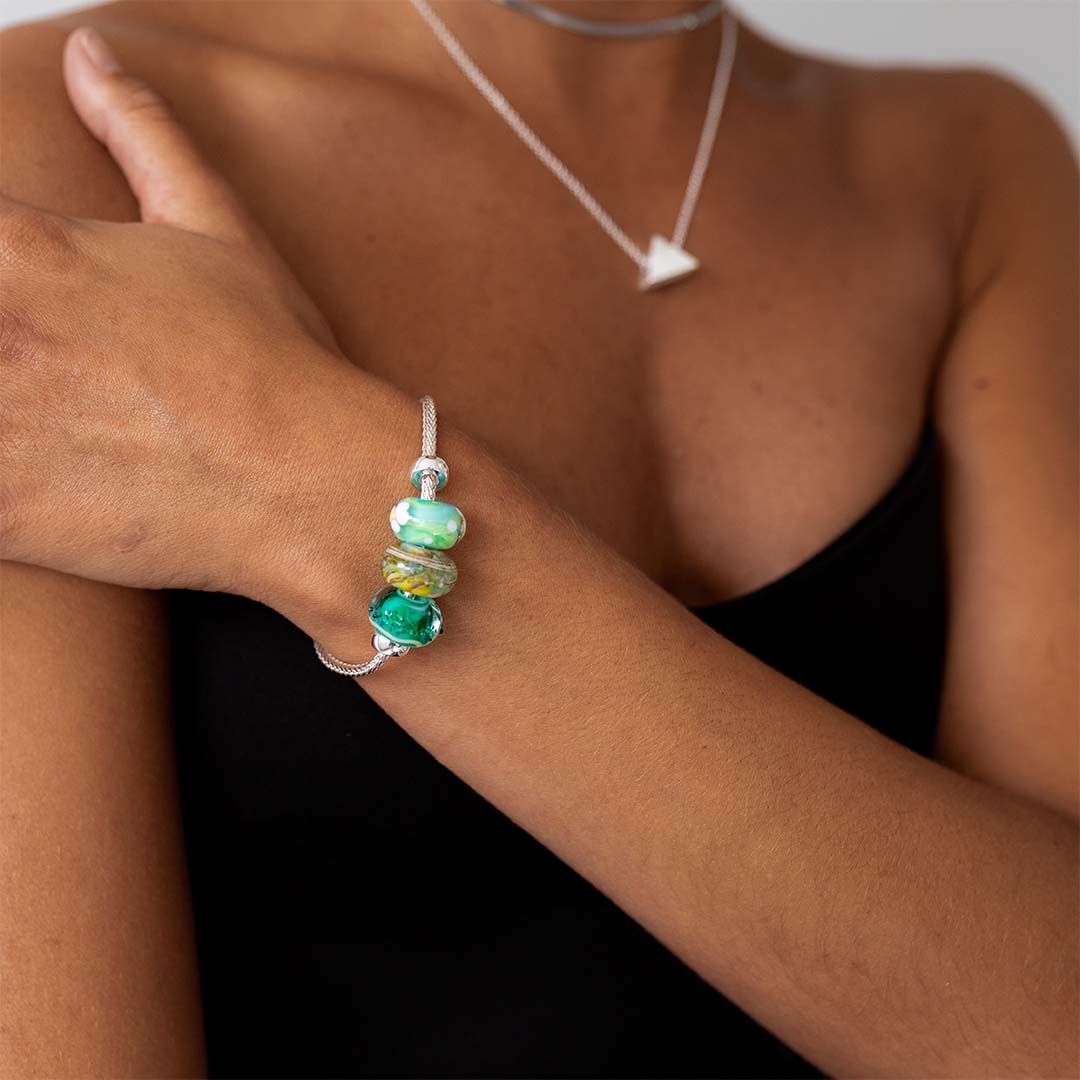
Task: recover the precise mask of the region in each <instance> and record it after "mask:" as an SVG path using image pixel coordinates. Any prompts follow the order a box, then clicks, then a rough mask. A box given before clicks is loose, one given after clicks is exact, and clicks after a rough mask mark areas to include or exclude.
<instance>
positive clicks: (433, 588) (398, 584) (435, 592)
mask: <svg viewBox="0 0 1080 1080" xmlns="http://www.w3.org/2000/svg"><path fill="white" fill-rule="evenodd" d="M382 572H383V577H384V578H386V583H387V584H388V585H393V586H394V588H395V589H400V590H401V591H402V592H407V593H412V594H413V595H414V596H430V597H433V598H434V597H436V596H445V595H446V594H447V593H448V592H449V591H450V590H451V589H452V588H453V587H454V584H455V582H456V581H457V576H458V572H457V567H456V566H455V565H454V560H453V559H451V558H450V556H449V555H444V554H443V553H442V552H441V551H432V550H429V549H428V548H422V547H419V546H417V545H416V544H404V543H401V542H399V543H396V544H391V545H390V546H389V547H388V548H387V549H386V550H385V551H384V552H383V560H382Z"/></svg>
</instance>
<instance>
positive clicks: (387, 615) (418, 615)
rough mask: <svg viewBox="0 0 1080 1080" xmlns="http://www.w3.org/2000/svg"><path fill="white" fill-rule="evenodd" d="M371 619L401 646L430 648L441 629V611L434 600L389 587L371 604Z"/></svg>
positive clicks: (383, 633)
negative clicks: (426, 646) (427, 646)
mask: <svg viewBox="0 0 1080 1080" xmlns="http://www.w3.org/2000/svg"><path fill="white" fill-rule="evenodd" d="M368 619H369V620H370V622H371V625H372V626H374V627H375V629H376V630H378V631H379V633H380V634H382V635H383V636H384V637H388V638H389V639H390V640H391V641H393V642H396V643H397V644H398V645H408V646H410V647H412V648H419V647H420V646H422V645H430V644H431V642H433V641H434V640H435V638H436V637H438V635H439V633H440V631H441V630H442V612H441V611H440V610H439V606H438V604H436V603H435V601H434V600H431V599H430V598H428V597H426V596H414V595H413V594H412V593H407V592H402V591H401V590H400V589H395V588H393V587H392V586H388V587H387V588H385V589H380V590H379V591H378V592H377V593H376V594H375V595H374V596H373V597H372V598H371V603H369V604H368Z"/></svg>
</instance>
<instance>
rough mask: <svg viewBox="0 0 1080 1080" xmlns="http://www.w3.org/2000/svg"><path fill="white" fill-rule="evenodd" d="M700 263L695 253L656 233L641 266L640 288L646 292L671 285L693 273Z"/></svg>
mask: <svg viewBox="0 0 1080 1080" xmlns="http://www.w3.org/2000/svg"><path fill="white" fill-rule="evenodd" d="M700 265H701V263H699V262H698V261H697V259H695V258H694V256H693V255H691V254H690V253H689V252H687V251H683V249H682V248H681V247H679V246H678V245H677V244H673V243H672V242H671V241H670V240H665V239H664V238H663V237H662V236H656V235H654V236H653V238H652V239H651V240H650V241H649V251H648V254H647V255H646V256H645V263H644V265H643V266H642V267H641V276H640V277H639V278H638V288H639V289H640V290H641V291H642V292H646V291H648V290H649V289H658V288H660V287H661V286H663V285H670V284H671V283H672V282H673V281H679V280H680V279H681V278H684V277H687V276H688V275H690V274H692V273H693V272H694V271H695V270H696V269H697V268H698V267H699V266H700Z"/></svg>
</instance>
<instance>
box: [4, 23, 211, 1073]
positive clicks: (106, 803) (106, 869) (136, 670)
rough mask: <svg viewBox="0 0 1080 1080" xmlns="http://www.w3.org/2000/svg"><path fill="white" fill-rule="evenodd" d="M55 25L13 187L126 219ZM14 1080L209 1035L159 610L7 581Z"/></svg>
mask: <svg viewBox="0 0 1080 1080" xmlns="http://www.w3.org/2000/svg"><path fill="white" fill-rule="evenodd" d="M65 36H66V34H65V32H64V30H62V29H60V28H59V27H50V26H48V25H43V26H27V27H19V28H16V29H14V30H9V31H7V32H5V33H4V34H3V35H2V36H0V59H2V63H0V107H2V110H3V124H2V125H0V190H2V192H3V194H4V195H6V196H8V197H10V198H15V199H19V200H21V201H24V202H27V203H31V204H33V205H36V206H38V207H40V208H42V209H47V210H52V211H56V212H59V213H64V214H69V215H74V216H85V217H97V218H113V219H131V218H133V217H134V216H135V204H134V201H133V200H132V198H131V195H130V193H129V192H128V191H127V189H126V187H125V186H124V184H123V182H122V180H121V179H120V177H119V173H118V172H117V170H116V169H115V167H114V166H113V165H112V163H111V162H110V161H109V159H108V156H107V155H106V154H105V153H104V151H103V150H102V148H101V147H100V146H99V145H98V144H97V143H96V142H94V140H93V139H92V138H91V137H90V136H89V135H88V134H87V133H86V132H85V131H84V130H83V129H82V127H81V125H80V123H79V121H78V119H77V117H76V116H75V114H74V112H73V111H72V109H71V107H70V105H69V104H68V101H67V97H66V94H65V91H64V88H63V84H62V82H61V76H60V50H61V47H62V45H63V41H64V38H65ZM0 571H2V572H0V708H2V726H0V799H2V814H0V821H2V822H3V825H2V828H0V852H2V854H0V865H2V866H3V868H4V880H3V885H2V889H3V896H4V919H3V953H4V956H3V965H4V975H5V979H4V994H3V1002H2V1016H0V1021H2V1022H0V1059H2V1060H4V1061H5V1062H6V1063H7V1064H6V1068H7V1070H9V1071H7V1072H5V1075H18V1076H50V1077H66V1076H110V1077H120V1076H128V1075H154V1076H172V1075H184V1076H192V1075H195V1074H197V1073H198V1071H199V1070H200V1069H201V1067H202V1066H201V1028H200V1020H199V1002H198V993H197V984H196V975H195V961H194V948H193V941H192V934H191V925H190V913H189V910H188V902H187V897H186V886H185V869H184V858H183V847H182V841H181V833H180V826H179V814H178V804H177V798H176V790H175V780H174V777H173V765H174V762H173V755H172V749H171V733H170V729H169V717H168V708H167V649H166V638H165V626H164V619H163V614H162V607H161V601H160V597H159V596H158V595H155V594H151V593H144V592H137V591H133V590H127V589H121V588H117V587H115V586H110V585H102V584H98V583H95V582H90V581H84V580H81V579H78V578H73V577H67V576H64V575H62V574H57V573H54V572H51V571H48V570H41V569H37V568H34V567H27V566H18V565H15V564H11V563H7V564H3V565H2V567H0Z"/></svg>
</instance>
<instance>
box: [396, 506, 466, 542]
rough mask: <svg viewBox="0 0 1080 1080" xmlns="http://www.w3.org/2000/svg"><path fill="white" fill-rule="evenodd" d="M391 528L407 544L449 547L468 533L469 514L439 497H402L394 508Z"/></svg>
mask: <svg viewBox="0 0 1080 1080" xmlns="http://www.w3.org/2000/svg"><path fill="white" fill-rule="evenodd" d="M390 528H391V529H393V530H394V535H395V536H396V537H397V538H398V539H399V540H403V541H404V542H405V543H406V544H417V545H418V546H420V547H425V548H437V549H439V550H445V549H446V548H452V547H453V546H454V545H455V544H456V543H457V542H458V541H459V540H460V539H461V538H462V537H463V536H464V535H465V515H464V514H462V512H461V511H460V510H459V509H458V508H457V507H456V506H454V504H453V503H448V502H440V501H439V500H438V499H417V498H411V499H402V500H401V501H400V502H398V503H395V504H394V508H393V510H391V511H390Z"/></svg>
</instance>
